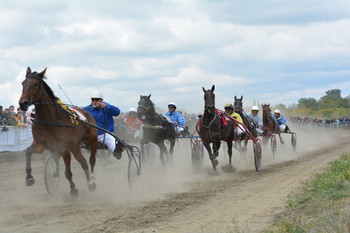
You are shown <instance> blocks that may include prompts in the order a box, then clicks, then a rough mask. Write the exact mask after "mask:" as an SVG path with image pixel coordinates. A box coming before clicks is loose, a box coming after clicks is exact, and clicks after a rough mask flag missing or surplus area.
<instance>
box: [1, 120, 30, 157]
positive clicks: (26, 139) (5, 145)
mask: <svg viewBox="0 0 350 233" xmlns="http://www.w3.org/2000/svg"><path fill="white" fill-rule="evenodd" d="M32 142H33V136H32V126H31V125H27V126H20V127H18V126H6V127H3V126H0V152H3V151H22V150H24V149H26V148H27V147H28V146H30V145H31V144H32Z"/></svg>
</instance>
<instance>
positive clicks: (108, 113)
mask: <svg viewBox="0 0 350 233" xmlns="http://www.w3.org/2000/svg"><path fill="white" fill-rule="evenodd" d="M103 103H105V104H106V108H94V107H92V104H90V105H88V106H86V107H85V108H83V109H84V110H86V111H88V112H89V113H90V114H91V115H92V116H93V117H94V118H95V120H96V124H97V126H98V127H101V128H104V129H106V130H108V131H109V132H111V133H114V119H113V116H118V115H119V114H120V109H119V108H118V107H116V106H113V105H111V104H109V103H106V102H103ZM104 133H105V132H104V131H102V130H100V129H99V130H98V135H100V134H104Z"/></svg>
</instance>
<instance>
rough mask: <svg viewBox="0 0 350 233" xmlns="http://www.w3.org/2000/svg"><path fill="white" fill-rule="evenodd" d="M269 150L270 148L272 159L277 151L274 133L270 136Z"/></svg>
mask: <svg viewBox="0 0 350 233" xmlns="http://www.w3.org/2000/svg"><path fill="white" fill-rule="evenodd" d="M271 150H272V155H273V159H275V155H276V151H277V140H276V136H275V135H272V136H271Z"/></svg>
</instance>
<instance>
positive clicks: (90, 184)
mask: <svg viewBox="0 0 350 233" xmlns="http://www.w3.org/2000/svg"><path fill="white" fill-rule="evenodd" d="M72 152H73V155H74V157H75V159H76V160H77V161H78V162H79V163H80V166H81V168H82V169H83V170H84V172H85V177H86V181H87V184H88V189H89V191H94V190H95V189H96V184H95V178H94V177H93V176H92V177H91V176H90V173H89V166H88V163H87V161H86V159H85V158H84V156H83V154H82V153H81V150H80V146H79V147H78V148H74V150H73V151H72ZM90 159H91V157H90ZM94 165H95V164H94ZM91 178H92V179H91Z"/></svg>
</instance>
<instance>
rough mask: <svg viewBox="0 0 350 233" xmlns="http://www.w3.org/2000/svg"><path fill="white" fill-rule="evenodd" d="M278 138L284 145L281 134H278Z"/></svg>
mask: <svg viewBox="0 0 350 233" xmlns="http://www.w3.org/2000/svg"><path fill="white" fill-rule="evenodd" d="M278 137H279V138H280V142H281V144H284V141H283V139H282V136H281V134H280V133H278Z"/></svg>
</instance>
